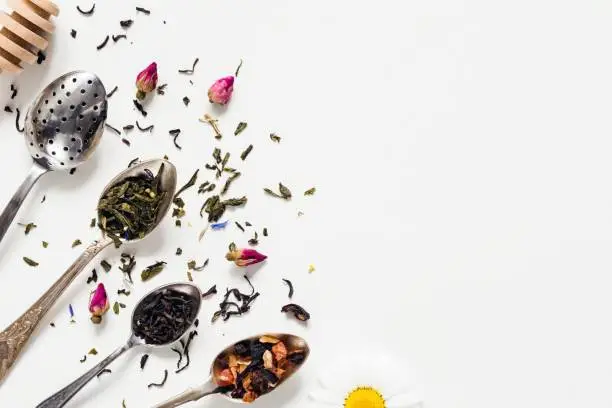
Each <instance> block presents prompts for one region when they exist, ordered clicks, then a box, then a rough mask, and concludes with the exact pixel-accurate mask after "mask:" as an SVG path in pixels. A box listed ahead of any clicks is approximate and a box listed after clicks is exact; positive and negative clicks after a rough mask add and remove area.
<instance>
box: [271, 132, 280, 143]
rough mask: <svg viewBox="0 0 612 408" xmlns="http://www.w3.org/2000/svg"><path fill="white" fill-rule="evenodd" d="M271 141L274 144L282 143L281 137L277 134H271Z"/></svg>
mask: <svg viewBox="0 0 612 408" xmlns="http://www.w3.org/2000/svg"><path fill="white" fill-rule="evenodd" d="M270 139H271V140H272V141H273V142H276V143H280V142H281V138H280V136H278V135H277V134H276V133H270Z"/></svg>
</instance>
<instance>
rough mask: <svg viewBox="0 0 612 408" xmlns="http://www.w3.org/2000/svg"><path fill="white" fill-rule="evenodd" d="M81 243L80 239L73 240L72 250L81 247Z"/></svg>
mask: <svg viewBox="0 0 612 408" xmlns="http://www.w3.org/2000/svg"><path fill="white" fill-rule="evenodd" d="M81 244H82V242H81V240H80V239H75V240H74V241H72V248H74V247H77V246H79V245H81Z"/></svg>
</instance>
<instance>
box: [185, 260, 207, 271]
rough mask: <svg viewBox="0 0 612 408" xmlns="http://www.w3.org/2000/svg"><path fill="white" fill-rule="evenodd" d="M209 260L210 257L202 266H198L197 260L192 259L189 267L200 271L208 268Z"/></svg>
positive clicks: (188, 264)
mask: <svg viewBox="0 0 612 408" xmlns="http://www.w3.org/2000/svg"><path fill="white" fill-rule="evenodd" d="M208 261H209V259H206V260H205V261H204V263H203V264H202V266H196V261H194V260H193V259H192V260H191V261H189V262H187V268H188V269H190V270H193V271H196V272H199V271H202V270H204V268H206V266H207V265H208Z"/></svg>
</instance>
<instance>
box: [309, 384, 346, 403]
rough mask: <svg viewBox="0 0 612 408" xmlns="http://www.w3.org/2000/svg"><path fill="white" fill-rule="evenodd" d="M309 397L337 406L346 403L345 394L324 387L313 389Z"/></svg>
mask: <svg viewBox="0 0 612 408" xmlns="http://www.w3.org/2000/svg"><path fill="white" fill-rule="evenodd" d="M309 398H310V399H311V400H313V401H316V402H318V403H321V404H323V405H331V406H335V407H338V406H342V404H343V403H344V395H341V394H340V393H338V392H337V391H330V390H326V389H323V388H318V389H315V390H313V391H312V392H311V393H310V395H309Z"/></svg>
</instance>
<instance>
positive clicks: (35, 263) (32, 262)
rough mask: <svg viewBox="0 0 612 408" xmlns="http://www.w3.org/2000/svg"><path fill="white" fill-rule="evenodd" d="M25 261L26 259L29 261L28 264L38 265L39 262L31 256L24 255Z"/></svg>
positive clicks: (26, 261)
mask: <svg viewBox="0 0 612 408" xmlns="http://www.w3.org/2000/svg"><path fill="white" fill-rule="evenodd" d="M23 261H24V262H25V263H27V264H28V265H30V266H38V262H36V261H34V260H33V259H31V258H28V257H27V256H24V257H23Z"/></svg>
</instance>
